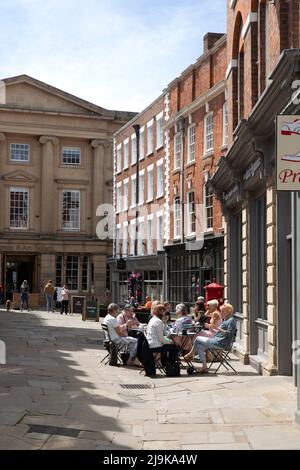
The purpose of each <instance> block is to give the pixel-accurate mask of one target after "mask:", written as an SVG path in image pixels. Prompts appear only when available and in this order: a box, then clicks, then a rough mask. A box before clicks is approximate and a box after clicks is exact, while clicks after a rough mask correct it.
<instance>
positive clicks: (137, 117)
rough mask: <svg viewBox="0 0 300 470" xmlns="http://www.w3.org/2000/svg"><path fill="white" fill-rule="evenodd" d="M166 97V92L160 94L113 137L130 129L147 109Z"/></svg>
mask: <svg viewBox="0 0 300 470" xmlns="http://www.w3.org/2000/svg"><path fill="white" fill-rule="evenodd" d="M165 95H166V92H164V91H163V92H162V93H161V94H160V95H159V96H158V97H157V98H156V99H155V100H154V101H152V103H150V104H149V105H148V106H147V107H146V108H145V109H143V111H141V112H140V113H137V114H136V116H134V117H133V118H132V119H131V120H130V121H128V122H127V123H126V124H125V125H124V126H123V127H121V128H120V129H119V130H118V131H117V132H115V133H114V137H116V136H117V135H119V134H120V133H121V132H123V131H124V130H125V129H127V127H130V126H131V125H132V124H133V123H134V122H135V121H137V120H138V119H139V118H140V117H141V116H142V115H143V114H145V113H146V112H147V111H149V109H150V108H151V107H152V106H154V105H155V104H156V103H158V101H159V100H161V99H162V98H163V97H164V96H165Z"/></svg>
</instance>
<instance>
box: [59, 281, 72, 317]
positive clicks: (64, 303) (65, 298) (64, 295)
mask: <svg viewBox="0 0 300 470" xmlns="http://www.w3.org/2000/svg"><path fill="white" fill-rule="evenodd" d="M69 293H70V291H69V289H68V286H66V285H64V287H63V288H62V291H61V310H60V314H61V315H62V314H63V313H64V312H65V314H66V315H67V314H68V308H69Z"/></svg>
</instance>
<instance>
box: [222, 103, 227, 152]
mask: <svg viewBox="0 0 300 470" xmlns="http://www.w3.org/2000/svg"><path fill="white" fill-rule="evenodd" d="M227 143H228V110H227V102H226V101H225V103H224V104H223V145H227Z"/></svg>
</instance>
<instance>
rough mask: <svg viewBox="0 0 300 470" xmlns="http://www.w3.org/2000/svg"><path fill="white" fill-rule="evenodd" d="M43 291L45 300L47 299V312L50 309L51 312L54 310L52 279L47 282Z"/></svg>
mask: <svg viewBox="0 0 300 470" xmlns="http://www.w3.org/2000/svg"><path fill="white" fill-rule="evenodd" d="M44 293H45V295H46V300H47V312H48V313H49V312H50V311H51V310H52V312H55V310H54V293H55V287H54V286H53V284H52V281H48V282H47V284H46V285H45V288H44Z"/></svg>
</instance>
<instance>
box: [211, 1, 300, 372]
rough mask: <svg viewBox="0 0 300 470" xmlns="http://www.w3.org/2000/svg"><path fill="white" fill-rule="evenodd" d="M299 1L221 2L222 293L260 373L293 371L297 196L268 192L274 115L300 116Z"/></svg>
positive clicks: (242, 345)
mask: <svg viewBox="0 0 300 470" xmlns="http://www.w3.org/2000/svg"><path fill="white" fill-rule="evenodd" d="M299 5H300V3H299V1H294V0H290V1H282V0H275V1H268V0H266V1H255V0H235V1H234V0H231V1H228V2H227V20H228V24H227V69H226V79H227V97H228V128H229V144H230V145H229V150H228V152H227V154H226V157H225V158H222V159H221V160H220V163H219V166H218V170H217V172H216V173H215V175H214V176H213V178H212V180H211V184H212V187H213V189H214V192H215V193H216V194H217V196H218V198H219V200H220V201H221V202H222V208H223V214H224V217H225V224H224V229H225V250H224V272H225V275H224V279H225V286H226V290H225V296H226V297H227V298H229V299H230V301H231V302H232V303H233V304H234V306H235V309H236V311H237V314H236V316H237V320H238V335H237V348H238V350H239V353H240V356H241V358H242V359H243V361H244V362H246V363H248V362H250V363H251V364H253V365H254V366H256V367H257V369H258V370H260V371H261V372H263V373H266V374H276V373H278V372H279V373H280V374H287V375H291V374H295V366H293V364H292V361H291V357H292V343H293V341H294V340H295V338H296V336H295V324H296V313H295V295H296V285H295V262H294V260H295V249H296V233H295V215H294V214H295V211H294V208H295V207H296V206H295V204H296V196H295V195H294V194H291V193H288V192H285V193H280V192H276V188H275V159H276V126H275V119H276V115H278V114H288V113H290V114H297V113H298V114H299V113H300V110H299V109H297V107H296V106H293V105H292V104H291V100H292V94H293V93H294V91H295V90H294V89H293V81H294V80H296V79H299V72H300V62H299V50H298V49H295V48H298V47H299ZM298 108H299V107H298Z"/></svg>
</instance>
